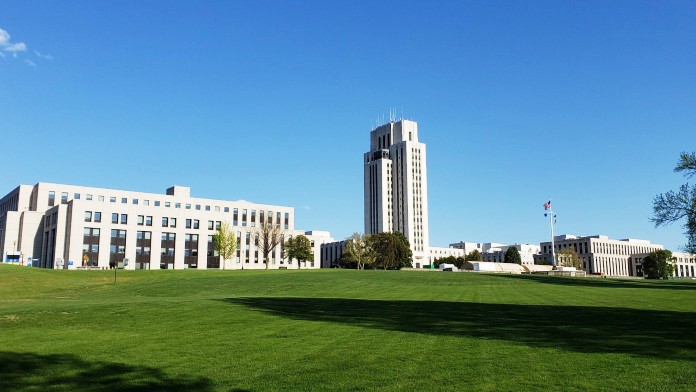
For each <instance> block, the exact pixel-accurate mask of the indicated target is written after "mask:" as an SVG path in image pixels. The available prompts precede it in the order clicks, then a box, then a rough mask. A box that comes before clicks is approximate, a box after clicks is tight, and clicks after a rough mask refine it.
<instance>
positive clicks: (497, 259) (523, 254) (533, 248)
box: [481, 243, 541, 265]
mask: <svg viewBox="0 0 696 392" xmlns="http://www.w3.org/2000/svg"><path fill="white" fill-rule="evenodd" d="M488 245H489V246H487V249H486V250H485V251H483V252H481V259H482V260H483V261H489V262H492V263H504V262H505V253H507V251H508V249H510V248H511V247H514V248H516V249H517V251H518V252H519V253H520V258H521V260H522V264H525V265H532V264H534V256H535V255H538V254H539V253H540V249H541V248H540V247H539V245H536V244H513V245H499V244H495V245H497V246H492V245H493V243H490V244H488Z"/></svg>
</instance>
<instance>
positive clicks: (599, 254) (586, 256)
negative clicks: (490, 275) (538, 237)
mask: <svg viewBox="0 0 696 392" xmlns="http://www.w3.org/2000/svg"><path fill="white" fill-rule="evenodd" d="M554 242H555V250H556V254H558V252H559V251H561V250H562V249H566V248H570V249H573V250H574V251H575V253H577V254H578V257H580V261H581V263H582V269H583V270H584V271H586V272H587V273H588V274H604V275H608V276H638V273H637V271H636V269H635V262H634V261H633V260H632V256H634V255H638V254H643V253H646V254H647V253H650V252H652V251H654V250H658V249H664V247H663V246H662V245H659V244H652V243H650V241H647V240H637V239H623V240H614V239H610V238H609V237H607V236H605V235H593V236H584V237H578V236H575V235H571V234H565V235H559V236H555V237H554ZM539 245H540V246H541V254H540V255H538V256H537V257H536V259H537V260H538V261H543V262H546V263H550V262H551V242H550V241H549V242H542V243H541V244H539Z"/></svg>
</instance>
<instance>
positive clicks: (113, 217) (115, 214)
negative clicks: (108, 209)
mask: <svg viewBox="0 0 696 392" xmlns="http://www.w3.org/2000/svg"><path fill="white" fill-rule="evenodd" d="M111 223H118V214H117V213H115V212H114V213H113V214H111Z"/></svg>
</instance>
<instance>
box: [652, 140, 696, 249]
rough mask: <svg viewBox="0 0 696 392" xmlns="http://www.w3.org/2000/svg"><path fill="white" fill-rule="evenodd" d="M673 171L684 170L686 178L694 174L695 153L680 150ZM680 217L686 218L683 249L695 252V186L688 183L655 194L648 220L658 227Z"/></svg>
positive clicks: (695, 164)
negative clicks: (677, 188)
mask: <svg viewBox="0 0 696 392" xmlns="http://www.w3.org/2000/svg"><path fill="white" fill-rule="evenodd" d="M674 171H675V172H684V176H685V177H686V178H691V177H693V176H696V153H693V152H692V153H691V154H688V153H686V152H682V153H681V155H680V156H679V162H677V166H676V167H675V168H674ZM682 219H685V220H686V223H685V224H684V226H683V228H684V230H685V232H684V235H686V239H687V242H686V245H684V250H685V251H686V252H689V253H696V186H690V185H689V184H688V183H686V184H684V185H682V186H681V187H680V188H679V191H678V192H674V191H668V192H667V193H661V194H659V195H657V196H655V198H654V199H653V217H652V218H651V219H650V220H651V221H652V222H654V223H655V227H658V226H661V225H668V224H671V223H674V222H677V221H680V220H682Z"/></svg>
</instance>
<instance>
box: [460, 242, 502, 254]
mask: <svg viewBox="0 0 696 392" xmlns="http://www.w3.org/2000/svg"><path fill="white" fill-rule="evenodd" d="M449 246H450V248H456V249H461V250H463V251H464V255H468V254H469V253H471V252H473V251H475V250H477V251H479V253H483V252H488V251H489V250H491V249H493V248H500V247H501V246H505V245H504V244H499V243H497V242H466V241H459V242H455V243H453V244H450V245H449Z"/></svg>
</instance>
